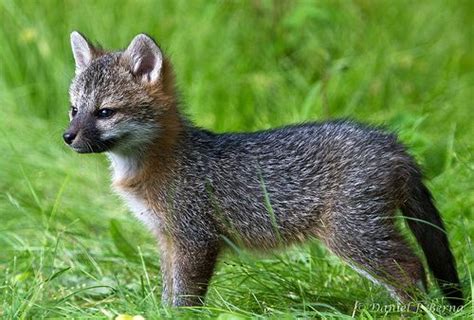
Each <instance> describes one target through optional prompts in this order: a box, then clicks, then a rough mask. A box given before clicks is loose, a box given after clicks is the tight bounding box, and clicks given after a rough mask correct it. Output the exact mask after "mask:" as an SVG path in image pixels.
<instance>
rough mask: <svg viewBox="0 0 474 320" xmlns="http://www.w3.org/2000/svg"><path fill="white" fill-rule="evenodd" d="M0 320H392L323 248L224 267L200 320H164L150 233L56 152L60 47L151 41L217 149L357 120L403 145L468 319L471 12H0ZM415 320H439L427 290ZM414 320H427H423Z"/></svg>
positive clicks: (366, 4)
mask: <svg viewBox="0 0 474 320" xmlns="http://www.w3.org/2000/svg"><path fill="white" fill-rule="evenodd" d="M0 21H1V22H0V24H1V28H0V106H1V111H0V114H1V116H0V150H1V152H2V155H1V156H0V221H1V224H0V248H2V249H1V250H0V315H1V316H2V317H3V318H6V319H17V318H34V319H37V318H43V317H64V318H90V317H93V318H95V317H97V318H114V317H115V316H116V315H118V314H129V315H143V316H145V317H147V318H159V317H170V318H175V317H179V318H216V317H217V318H219V319H241V318H270V319H291V318H296V317H303V318H311V317H318V318H320V317H329V318H332V317H334V318H336V317H337V318H339V317H341V318H349V317H351V316H356V317H360V318H363V319H373V318H379V317H381V316H384V315H388V316H393V317H399V316H401V315H404V314H406V311H403V310H399V309H395V305H394V301H393V300H391V298H390V297H389V296H388V294H387V293H386V292H385V291H384V290H383V289H381V288H379V287H378V286H375V285H373V284H371V283H370V282H368V281H367V280H365V279H363V278H361V277H360V276H359V275H357V274H356V273H355V272H354V271H352V270H351V269H350V268H348V267H347V266H346V265H344V264H343V263H342V262H341V261H340V260H339V259H337V258H335V257H334V256H332V255H331V254H329V253H328V252H326V250H325V249H324V248H322V247H321V246H320V245H319V244H318V243H311V244H308V245H306V246H303V247H299V248H293V249H291V250H289V251H285V252H279V253H275V254H272V255H268V256H265V257H256V256H255V255H251V254H249V253H246V252H240V251H237V252H229V253H227V254H226V255H224V257H223V258H222V261H221V263H220V264H219V267H218V269H217V272H216V275H215V277H214V280H213V283H212V285H211V288H210V291H209V295H208V300H207V304H206V306H205V307H203V308H194V309H189V310H172V309H167V308H164V307H163V306H162V305H161V304H160V290H161V280H160V278H159V258H158V256H157V253H156V249H155V243H154V240H153V239H152V237H151V236H150V234H149V233H148V232H147V231H146V230H145V228H144V227H143V226H141V225H140V224H139V223H138V222H137V221H135V219H134V218H133V217H132V216H131V215H130V214H129V213H128V211H127V210H126V209H125V208H124V206H123V205H122V202H121V201H120V200H119V199H118V198H117V197H116V196H115V195H113V194H112V192H111V190H110V188H109V173H108V169H107V163H106V161H105V159H104V156H102V155H90V156H81V155H78V154H74V153H73V152H72V151H70V150H68V149H67V148H66V147H65V146H64V145H63V143H62V141H61V132H62V130H63V128H65V127H66V125H67V115H66V114H67V110H68V95H67V88H68V84H69V81H70V79H71V77H72V75H73V72H74V71H73V69H74V68H73V60H72V55H71V52H70V48H69V33H70V32H71V31H72V30H80V31H81V32H83V33H84V34H86V35H87V36H89V37H90V38H92V39H94V40H97V41H99V42H100V43H101V44H103V45H104V46H105V47H106V48H120V47H125V46H126V45H127V44H128V43H129V41H130V40H131V39H132V38H133V36H134V35H135V34H137V33H139V32H142V31H145V32H147V33H149V34H151V35H153V36H155V37H156V39H158V41H159V42H160V44H161V45H162V47H163V48H164V50H165V52H166V53H168V55H170V56H171V58H172V61H173V62H174V66H175V68H176V72H177V77H178V82H179V85H180V89H181V93H182V98H183V108H184V109H185V110H186V112H187V113H188V114H189V115H190V117H191V118H192V119H193V120H194V121H195V122H196V123H197V124H199V125H201V126H203V127H206V128H209V129H213V130H216V131H219V132H222V131H235V130H245V131H248V130H255V129H265V128H270V127H274V126H278V125H283V124H288V123H294V122H301V121H306V120H315V119H318V120H322V119H328V118H335V117H349V118H355V119H358V120H360V121H363V122H368V123H373V124H383V125H385V126H386V127H388V128H390V129H391V130H393V131H397V132H398V133H399V135H400V137H401V139H402V140H403V141H404V142H405V143H406V144H407V145H409V146H410V150H411V152H412V153H413V154H414V155H415V156H416V158H417V159H418V161H419V162H420V163H421V164H422V166H423V167H424V169H425V172H426V175H427V180H428V184H429V186H430V188H431V189H432V191H433V193H434V195H435V198H436V200H437V204H438V207H439V209H440V210H441V212H442V214H443V216H444V219H445V221H446V225H447V228H448V232H449V238H450V240H451V243H452V247H453V251H454V254H455V256H456V258H457V261H458V269H459V272H460V276H461V279H462V281H463V284H464V289H465V293H466V296H467V297H468V299H469V301H468V302H467V304H466V307H465V308H464V310H462V311H459V312H456V313H452V314H451V317H453V318H469V317H471V316H472V314H473V309H474V306H473V302H472V298H473V296H474V294H473V292H474V286H473V283H472V282H473V272H474V259H473V257H474V249H473V244H472V240H473V235H474V223H473V222H472V221H473V219H474V209H473V208H474V179H473V170H474V159H473V153H474V144H473V142H472V137H473V135H474V132H473V124H472V119H473V116H474V114H473V110H474V108H473V105H472V101H474V89H473V88H474V72H473V71H474V55H473V41H472V39H473V38H474V31H473V27H472V21H474V10H473V6H472V2H471V1H469V0H465V1H442V0H433V1H405V0H398V1H365V0H358V1H317V2H312V1H298V2H292V1H275V2H273V1H263V0H262V1H257V0H254V1H245V2H240V1H219V2H211V1H160V2H156V3H155V1H145V0H143V1H95V2H93V1H51V0H45V1H41V2H37V1H32V0H28V1H21V2H19V1H13V0H0ZM430 287H431V290H430V293H429V295H428V297H427V301H426V303H425V305H424V306H423V308H424V309H422V308H420V310H419V311H418V312H416V313H410V314H409V315H410V316H417V317H420V318H421V317H424V314H425V313H426V312H427V313H428V316H429V317H432V318H433V317H440V316H442V315H446V314H448V313H447V310H443V304H442V303H441V302H440V301H439V298H440V293H439V291H438V290H437V289H436V287H435V286H433V285H431V286H430ZM423 310H424V311H423Z"/></svg>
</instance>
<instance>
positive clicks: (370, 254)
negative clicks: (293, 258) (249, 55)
mask: <svg viewBox="0 0 474 320" xmlns="http://www.w3.org/2000/svg"><path fill="white" fill-rule="evenodd" d="M363 217H364V219H367V218H369V216H367V215H364V216H363ZM374 218H375V219H374V221H375V222H377V221H378V222H381V221H380V218H379V217H374ZM369 219H370V218H369ZM374 221H361V220H357V219H356V222H357V223H356V225H354V221H344V222H343V223H336V224H332V225H333V226H334V225H335V226H336V230H332V232H330V236H328V237H326V238H325V239H323V240H324V242H325V243H326V245H327V247H328V248H329V249H330V250H331V251H332V252H333V253H335V254H336V255H338V256H340V257H341V258H342V259H343V260H345V261H347V262H348V263H349V264H350V265H351V266H352V267H353V268H354V269H355V270H356V271H358V272H359V273H361V274H363V275H364V276H366V277H367V278H369V279H370V280H372V281H373V282H376V283H379V284H382V285H383V286H385V287H386V288H387V289H388V290H389V291H390V293H391V295H392V296H393V297H394V298H395V299H397V300H398V301H400V302H403V303H408V302H411V301H413V299H416V297H417V296H418V295H419V293H420V291H425V288H426V275H425V271H424V268H423V264H422V263H421V261H420V259H419V258H418V257H417V256H416V254H415V253H414V252H413V250H412V249H411V248H410V246H409V245H408V243H407V242H406V241H405V240H404V239H403V237H402V236H401V234H400V233H399V232H398V231H397V230H396V229H395V226H394V225H393V221H389V222H388V223H387V221H385V222H384V223H374ZM340 222H341V221H340ZM362 223H363V224H362ZM337 226H342V227H339V228H338V227H337ZM338 229H339V230H338ZM341 229H342V230H341Z"/></svg>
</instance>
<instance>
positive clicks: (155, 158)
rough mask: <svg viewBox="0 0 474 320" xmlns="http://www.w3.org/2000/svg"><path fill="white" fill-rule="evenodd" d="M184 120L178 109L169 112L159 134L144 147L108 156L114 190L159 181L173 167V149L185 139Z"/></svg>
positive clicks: (163, 119)
mask: <svg viewBox="0 0 474 320" xmlns="http://www.w3.org/2000/svg"><path fill="white" fill-rule="evenodd" d="M187 127H188V125H187V121H186V119H184V118H183V116H182V115H181V114H180V113H179V112H178V111H177V110H169V111H168V114H167V116H166V117H165V118H162V119H160V131H159V135H158V136H157V137H156V138H155V139H154V140H152V141H150V142H149V143H148V144H147V145H144V146H142V147H141V148H136V149H135V150H133V151H132V152H119V151H110V152H108V153H107V155H108V158H109V160H110V163H111V167H112V181H113V184H114V186H115V187H119V188H125V189H128V188H131V187H132V186H136V185H143V184H145V183H147V182H155V181H162V182H164V181H163V180H164V179H165V178H166V177H167V175H168V174H169V172H170V170H171V168H172V167H173V165H174V164H176V160H177V159H176V158H177V154H176V151H175V150H176V146H177V145H178V144H179V143H180V140H181V139H182V137H183V136H185V132H186V131H187Z"/></svg>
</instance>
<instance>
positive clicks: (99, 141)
mask: <svg viewBox="0 0 474 320" xmlns="http://www.w3.org/2000/svg"><path fill="white" fill-rule="evenodd" d="M71 47H72V53H73V56H74V60H75V63H76V74H75V77H74V79H73V81H72V84H71V86H70V90H69V94H70V101H71V108H70V111H69V119H70V124H69V128H68V129H67V130H66V132H65V133H64V134H63V138H64V141H65V142H66V143H67V144H68V145H69V146H70V147H71V148H72V149H74V150H75V151H77V152H79V153H90V152H104V151H112V152H119V153H127V152H135V151H136V150H137V149H140V148H143V147H144V146H146V145H147V144H149V143H151V142H152V141H154V140H155V139H157V138H158V137H159V135H160V133H161V132H162V130H163V126H165V125H166V118H167V113H170V112H174V111H173V110H172V109H173V108H174V107H175V102H174V99H175V94H174V80H173V75H172V71H171V66H170V65H169V64H168V62H167V61H166V60H165V59H164V57H163V54H162V51H161V50H160V48H159V47H158V45H157V44H156V43H155V41H154V40H153V39H152V38H150V37H149V36H147V35H145V34H139V35H137V36H136V37H135V38H134V39H133V40H132V42H131V43H130V45H129V46H128V47H127V49H125V50H123V51H119V52H106V51H103V50H102V49H100V48H97V47H94V46H93V45H92V44H91V43H90V42H89V41H88V40H87V39H86V38H85V37H84V36H83V35H81V34H80V33H78V32H72V33H71Z"/></svg>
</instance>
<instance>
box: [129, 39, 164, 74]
mask: <svg viewBox="0 0 474 320" xmlns="http://www.w3.org/2000/svg"><path fill="white" fill-rule="evenodd" d="M124 57H125V58H126V61H127V63H128V64H129V67H130V71H131V72H132V74H133V75H135V76H137V77H139V78H141V79H142V80H143V81H146V82H148V83H155V82H156V81H157V80H158V79H159V78H160V73H161V67H162V66H163V54H162V53H161V50H160V48H159V47H158V45H157V44H156V43H155V41H154V40H153V39H152V38H150V37H149V36H147V35H146V34H139V35H137V36H136V37H135V38H133V40H132V42H131V43H130V45H129V46H128V48H127V49H126V50H125V52H124Z"/></svg>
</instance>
